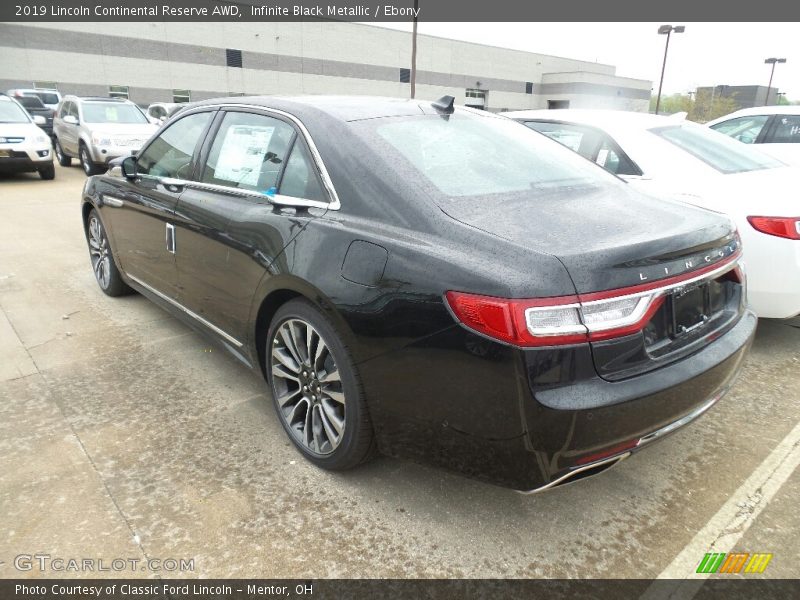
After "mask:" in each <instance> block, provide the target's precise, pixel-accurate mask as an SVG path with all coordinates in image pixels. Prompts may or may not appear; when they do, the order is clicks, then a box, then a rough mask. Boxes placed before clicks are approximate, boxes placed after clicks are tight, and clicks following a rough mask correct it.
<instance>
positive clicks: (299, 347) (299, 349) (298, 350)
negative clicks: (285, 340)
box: [289, 321, 308, 364]
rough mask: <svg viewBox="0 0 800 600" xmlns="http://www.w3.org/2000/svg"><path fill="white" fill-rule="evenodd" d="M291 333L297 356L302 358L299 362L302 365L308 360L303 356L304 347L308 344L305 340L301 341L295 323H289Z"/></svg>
mask: <svg viewBox="0 0 800 600" xmlns="http://www.w3.org/2000/svg"><path fill="white" fill-rule="evenodd" d="M289 333H290V335H291V336H292V343H293V344H294V350H295V352H296V353H297V356H298V357H300V360H299V361H297V362H299V363H300V364H302V363H304V362H306V361H307V360H308V357H307V356H303V347H304V346H305V345H306V344H305V340H303V339H301V336H300V334H299V332H298V331H297V325H296V323H295V321H289Z"/></svg>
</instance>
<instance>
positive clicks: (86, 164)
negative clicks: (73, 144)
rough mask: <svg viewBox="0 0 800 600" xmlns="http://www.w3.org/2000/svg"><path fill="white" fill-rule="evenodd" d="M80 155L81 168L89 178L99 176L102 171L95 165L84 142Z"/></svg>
mask: <svg viewBox="0 0 800 600" xmlns="http://www.w3.org/2000/svg"><path fill="white" fill-rule="evenodd" d="M78 154H79V155H80V159H81V167H83V172H84V173H86V176H87V177H91V176H92V175H97V174H98V173H100V172H101V171H102V169H101V168H100V167H98V166H97V165H96V164H95V163H94V161H92V155H91V154H89V149H88V148H87V147H86V144H84V143H83V142H81V145H80V149H79V150H78Z"/></svg>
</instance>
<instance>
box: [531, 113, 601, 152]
mask: <svg viewBox="0 0 800 600" xmlns="http://www.w3.org/2000/svg"><path fill="white" fill-rule="evenodd" d="M525 125H527V126H528V127H530V128H531V129H533V130H534V131H538V132H539V133H543V134H544V135H546V136H547V137H549V138H550V139H551V140H555V141H557V142H559V143H561V144H564V145H565V146H566V147H567V148H569V149H570V150H573V151H575V152H578V153H579V154H581V155H583V156H585V157H586V158H589V159H591V158H592V156H591V154H592V150H594V147H595V146H596V145H597V143H598V141H599V140H598V139H597V135H592V133H593V132H591V131H589V130H586V129H584V128H582V127H577V126H575V125H569V124H567V123H551V122H544V121H526V122H525ZM581 146H583V149H581Z"/></svg>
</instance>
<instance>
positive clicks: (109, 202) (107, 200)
mask: <svg viewBox="0 0 800 600" xmlns="http://www.w3.org/2000/svg"><path fill="white" fill-rule="evenodd" d="M103 204H105V205H106V206H110V207H112V208H122V207H123V206H125V201H124V200H120V199H119V198H114V196H107V195H105V194H103Z"/></svg>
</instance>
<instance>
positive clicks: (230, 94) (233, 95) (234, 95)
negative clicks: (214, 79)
mask: <svg viewBox="0 0 800 600" xmlns="http://www.w3.org/2000/svg"><path fill="white" fill-rule="evenodd" d="M246 95H247V94H245V93H244V92H229V93H228V96H230V97H237V98H238V97H240V96H246Z"/></svg>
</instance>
